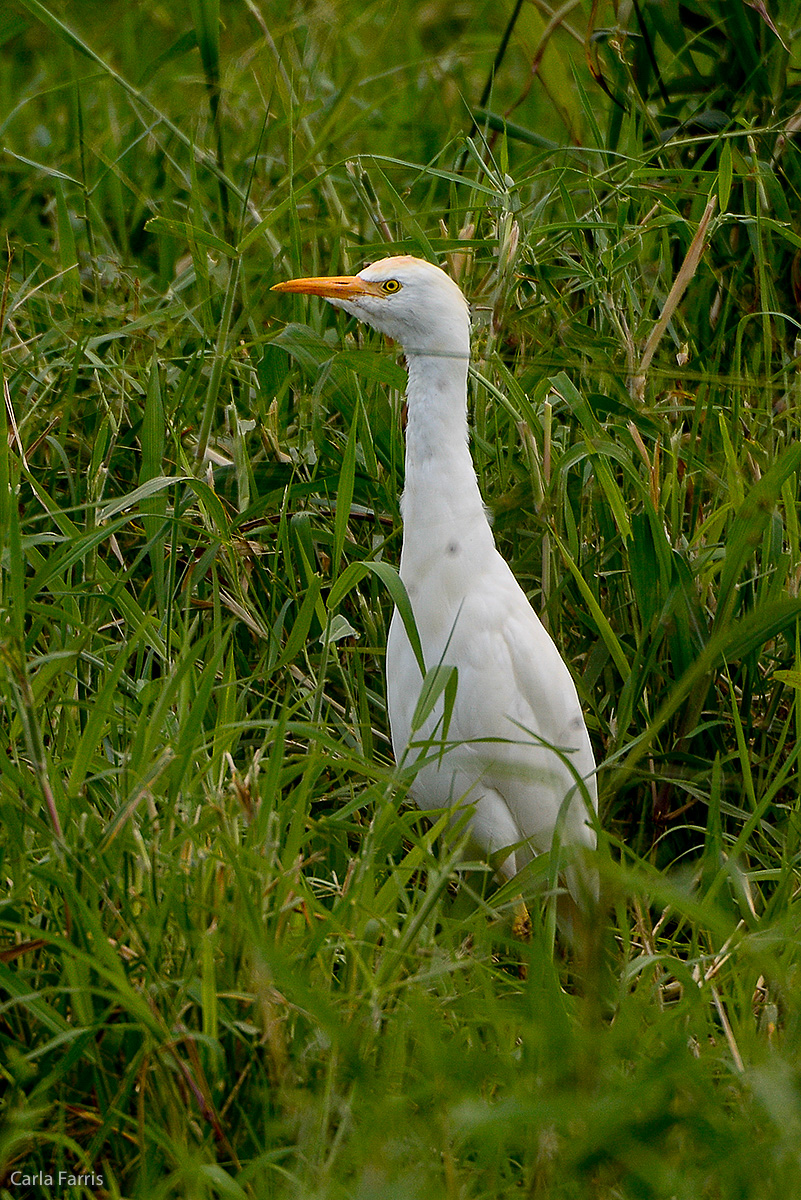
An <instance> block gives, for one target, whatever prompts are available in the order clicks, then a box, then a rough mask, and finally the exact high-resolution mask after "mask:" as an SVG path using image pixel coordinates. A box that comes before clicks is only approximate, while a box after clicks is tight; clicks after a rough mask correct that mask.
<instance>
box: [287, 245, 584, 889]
mask: <svg viewBox="0 0 801 1200" xmlns="http://www.w3.org/2000/svg"><path fill="white" fill-rule="evenodd" d="M276 290H281V291H290V292H303V293H311V294H315V295H319V296H323V297H325V299H326V300H328V301H330V302H331V303H332V304H334V305H336V306H338V307H340V308H344V309H345V310H346V311H347V312H349V313H351V314H352V315H353V316H355V317H358V318H359V320H361V321H365V322H366V323H367V324H368V325H372V326H374V327H375V328H376V329H379V330H381V331H382V332H383V333H385V334H387V335H388V336H389V337H391V338H393V339H395V340H396V341H398V342H400V344H401V345H402V347H403V350H404V354H405V356H406V363H407V367H408V372H409V382H408V390H407V396H406V399H407V411H408V420H407V426H406V481H405V487H404V492H403V497H402V501H401V510H402V513H403V549H402V551H401V562H400V575H401V579H402V580H403V583H404V585H405V587H406V590H407V592H408V595H409V599H410V601H411V605H412V609H413V612H414V617H415V622H416V625H417V629H418V632H419V635H420V641H421V643H422V648H423V654H424V657H425V664H426V667H427V669H429V670H430V669H431V668H432V667H435V666H437V665H438V664H443V665H446V666H451V665H453V666H455V667H456V668H457V669H458V685H457V689H456V699H455V702H454V706H453V712H452V718H451V721H450V725H449V727H448V729H447V730H446V731H445V732H446V739H445V743H444V746H445V749H444V752H443V753H440V754H439V755H437V754H436V753H435V751H436V749H437V747H438V746H440V748H441V747H442V735H443V703H442V699H440V702H439V703H438V704H437V706H436V707H435V709H434V710H433V712H432V713H431V714H430V716H429V717H428V719H427V720H426V722H425V723H424V724H423V726H422V727H421V728H420V729H418V730H415V731H412V718H413V714H414V712H415V708H416V706H417V702H418V698H419V696H420V690H421V686H422V678H421V675H420V669H419V666H418V664H417V661H416V659H415V656H414V654H413V652H412V648H411V645H410V642H409V639H408V637H407V635H406V630H405V628H404V625H403V622H402V620H401V618H400V616H399V614H398V612H397V611H396V612H395V613H394V615H393V618H392V624H391V626H390V631H389V640H388V644H387V698H388V707H389V720H390V727H391V730H392V744H393V748H394V750H395V755H396V758H397V759H398V761H399V762H400V761H404V760H405V761H406V762H409V761H410V759H411V760H414V761H417V759H418V758H420V757H427V758H429V759H431V758H432V754H433V760H432V761H429V762H427V763H425V764H424V765H422V766H421V767H420V769H419V770H418V771H417V774H416V777H415V779H414V782H413V784H412V788H411V793H412V796H413V797H414V799H415V801H416V802H417V804H418V805H419V806H420V807H421V808H423V809H429V808H445V807H448V806H451V805H459V806H462V805H469V806H470V807H471V808H472V817H471V833H472V836H473V838H474V840H475V841H476V843H477V844H478V845H479V847H480V848H481V850H482V851H483V852H484V853H485V854H487V855H495V854H497V853H498V851H501V850H508V853H506V854H504V855H502V856H501V857H500V864H499V866H498V870H499V872H500V874H501V875H502V876H504V877H505V878H507V879H509V878H511V877H512V876H513V875H515V874H516V873H517V872H518V871H519V870H520V869H521V868H522V867H523V866H524V865H525V864H526V863H527V862H528V861H529V860H530V859H531V857H532V855H533V854H536V853H542V852H544V851H546V850H548V849H549V848H550V846H551V843H552V840H553V836H554V832H555V830H556V828H557V825H559V828H560V838H561V841H562V843H563V844H572V845H574V846H584V847H588V848H590V849H592V848H594V846H595V831H594V828H593V825H592V821H591V818H590V815H589V807H588V806H591V807H592V808H593V809H595V808H597V795H596V785H595V761H594V758H593V753H592V748H591V746H590V739H589V736H588V734H587V728H586V725H585V723H584V718H583V716H582V712H581V707H580V705H579V701H578V696H577V694H576V688H575V685H574V684H573V680H572V678H571V676H570V672H569V671H568V669H567V667H566V665H565V663H564V662H563V661H562V658H561V656H560V654H559V651H558V650H557V649H556V646H555V645H554V643H553V641H552V640H551V638H550V636H549V635H548V633H547V631H546V630H545V629H544V627H543V625H542V624H541V622H540V620H539V618H538V617H537V615H536V613H535V612H534V610H533V609H532V607H531V605H530V604H529V602H528V600H527V598H526V596H525V594H524V592H523V590H522V589H521V587H520V585H519V584H518V582H517V580H516V579H515V577H514V575H513V574H512V572H511V570H510V568H509V566H508V564H507V563H506V561H505V560H504V559H503V558H502V557H501V555H500V554H499V553H498V550H497V549H496V547H495V540H494V538H493V535H492V530H491V529H490V526H489V522H488V520H487V516H486V512H485V509H484V503H483V500H482V497H481V493H480V491H479V486H478V480H477V478H476V474H475V470H474V468H473V463H472V459H471V457H470V450H469V446H468V426H467V371H468V364H469V360H470V315H469V309H468V306H467V302H466V300H465V298H464V296H463V295H462V292H461V291H460V289H459V288H458V287H457V285H456V284H455V283H454V282H453V280H452V279H450V278H449V276H448V275H446V274H445V272H444V271H442V270H440V268H439V267H435V266H433V265H432V264H431V263H428V262H424V261H422V260H421V259H417V258H412V257H409V256H400V257H393V258H386V259H383V260H382V261H381V262H377V263H373V264H372V265H371V266H369V267H365V268H364V270H362V271H361V272H360V273H359V274H358V275H355V276H339V277H330V278H316V279H295V280H290V281H288V282H286V283H281V284H278V285H276ZM579 781H580V782H579ZM560 814H561V815H560ZM581 877H583V879H584V886H583V887H582V886H581V885H580V883H579V879H580V875H579V873H576V871H575V869H570V870H569V871H568V882H569V884H570V890H571V891H572V892H573V893H574V895H575V896H576V898H577V899H579V898H580V893H581V892H582V891H584V892H587V891H588V892H590V893H592V892H594V891H595V889H596V884H595V883H594V875H593V873H592V871H589V872H582V873H581Z"/></svg>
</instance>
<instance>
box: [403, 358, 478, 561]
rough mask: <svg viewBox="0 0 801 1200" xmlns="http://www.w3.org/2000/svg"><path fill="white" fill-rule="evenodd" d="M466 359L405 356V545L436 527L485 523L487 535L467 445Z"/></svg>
mask: <svg viewBox="0 0 801 1200" xmlns="http://www.w3.org/2000/svg"><path fill="white" fill-rule="evenodd" d="M468 361H469V359H468V356H467V354H465V355H464V356H459V357H454V356H448V355H442V356H434V355H409V356H408V357H407V366H408V370H409V384H408V388H407V391H406V401H407V423H406V482H405V488H404V493H403V521H404V547H405V548H408V547H409V546H410V545H411V542H412V540H413V539H414V538H419V539H422V540H426V539H430V538H431V537H432V536H433V537H435V536H436V534H437V533H438V532H440V531H441V533H442V536H443V537H449V536H451V534H452V533H455V532H458V531H459V530H460V529H463V528H472V529H475V528H476V526H477V525H479V526H481V525H483V526H486V528H487V533H488V534H489V526H488V524H487V519H486V514H485V511H484V503H483V500H482V498H481V493H480V491H479V487H478V480H477V479H476V473H475V470H474V468H473V461H472V459H471V457H470V448H469V444H468V428H467V368H468ZM490 537H491V534H490Z"/></svg>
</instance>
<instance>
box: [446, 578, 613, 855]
mask: <svg viewBox="0 0 801 1200" xmlns="http://www.w3.org/2000/svg"><path fill="white" fill-rule="evenodd" d="M504 565H505V564H504ZM504 575H505V573H499V576H498V578H497V580H495V581H494V584H493V587H492V588H487V587H486V586H484V587H482V588H481V589H480V590H479V589H477V590H476V592H475V593H474V594H473V595H472V596H468V597H467V598H466V600H465V603H464V606H463V611H462V614H461V616H462V617H463V618H464V621H463V623H462V622H461V621H460V622H458V623H457V626H456V630H455V632H454V638H453V645H452V648H451V649H452V660H453V661H455V662H456V664H457V666H458V668H459V687H458V692H457V701H456V708H455V713H454V722H453V728H452V729H451V731H450V738H451V739H454V740H455V739H464V743H465V747H464V748H465V752H466V753H467V754H469V755H470V757H471V758H472V760H473V766H472V770H471V772H470V773H473V774H474V775H475V777H476V778H480V779H481V781H482V782H483V783H485V784H486V785H487V786H488V787H492V788H494V789H495V790H497V791H498V792H499V793H500V794H501V795H502V796H503V797H504V799H505V801H506V803H507V804H508V806H509V809H510V811H511V813H512V815H513V817H514V819H515V821H516V823H517V825H518V828H519V829H520V832H521V835H522V836H524V837H530V838H532V839H533V840H534V841H535V843H538V844H540V845H542V846H543V848H544V846H545V844H546V843H548V844H549V843H550V837H551V835H552V833H553V830H554V827H555V826H556V823H557V820H558V818H559V812H560V809H561V807H562V804H563V802H564V800H565V797H566V796H567V794H568V793H569V792H572V793H573V795H574V797H575V800H574V801H573V803H572V804H571V806H570V809H569V812H568V814H567V819H566V824H565V831H566V833H567V834H568V836H569V838H570V839H571V840H574V841H579V842H582V843H584V844H587V845H590V844H593V843H594V836H593V835H592V833H591V830H590V828H589V826H588V825H587V812H586V805H585V803H584V799H583V796H582V790H581V788H580V786H577V783H576V777H577V776H578V778H580V779H583V780H584V782H585V784H586V791H587V794H588V796H589V799H590V802H591V804H593V805H596V804H597V798H596V788H595V760H594V757H593V753H592V747H591V745H590V740H589V736H588V734H587V728H586V725H585V723H584V718H583V715H582V712H581V707H580V704H579V700H578V696H577V694H576V688H575V685H574V683H573V680H572V677H571V675H570V672H569V670H568V668H567V666H566V665H565V663H564V661H563V660H562V658H561V656H560V654H559V652H558V650H557V649H556V646H555V645H554V643H553V641H552V640H551V638H550V636H549V634H548V633H547V631H546V630H545V628H544V627H543V625H542V623H541V622H540V621H539V619H538V617H537V616H536V614H535V612H534V610H533V609H532V608H531V606H530V604H529V603H528V600H527V599H526V597H525V595H524V593H523V592H522V590H521V589H520V587H519V585H518V584H517V581H516V580H515V579H514V577H513V576H512V575H511V572H509V579H511V583H512V584H513V586H509V584H508V581H507V579H506V578H504ZM459 624H462V632H461V633H459ZM450 657H451V656H450V655H449V658H450ZM552 747H556V749H557V750H558V751H560V752H561V754H560V753H555V752H554V750H553V749H552ZM568 762H569V763H570V766H568V765H567V763H568ZM571 768H572V769H571Z"/></svg>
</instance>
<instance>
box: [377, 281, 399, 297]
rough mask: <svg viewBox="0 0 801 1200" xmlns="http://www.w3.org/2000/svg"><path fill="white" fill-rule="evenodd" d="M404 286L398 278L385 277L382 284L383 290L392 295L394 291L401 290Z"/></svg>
mask: <svg viewBox="0 0 801 1200" xmlns="http://www.w3.org/2000/svg"><path fill="white" fill-rule="evenodd" d="M402 287H403V284H402V283H400V282H399V281H398V280H397V279H385V280H384V282H383V283H382V284H381V291H382V292H387V293H388V294H389V295H391V294H392V293H393V292H399V291H400V290H401V288H402Z"/></svg>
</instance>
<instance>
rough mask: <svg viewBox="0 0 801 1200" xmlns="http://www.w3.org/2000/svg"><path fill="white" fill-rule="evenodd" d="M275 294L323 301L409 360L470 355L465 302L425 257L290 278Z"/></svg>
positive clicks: (385, 260) (387, 259) (468, 311)
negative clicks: (349, 271) (376, 332)
mask: <svg viewBox="0 0 801 1200" xmlns="http://www.w3.org/2000/svg"><path fill="white" fill-rule="evenodd" d="M272 290H273V291H274V292H301V293H304V294H308V295H312V296H322V297H324V299H326V300H328V302H329V303H330V304H334V305H336V307H337V308H344V309H345V311H346V312H348V313H350V314H351V315H352V316H354V317H358V319H359V320H360V321H364V322H365V323H366V324H367V325H372V326H373V328H374V329H378V330H380V332H381V333H384V334H386V335H387V337H391V338H393V339H394V340H395V341H396V342H400V344H401V345H402V346H403V349H404V351H405V353H406V355H407V356H410V357H413V356H416V355H448V356H457V357H459V358H469V356H470V310H469V308H468V305H467V301H466V300H465V298H464V296H463V295H462V293H461V291H460V290H459V288H458V287H457V285H456V284H455V283H454V282H453V280H452V279H451V278H450V276H448V275H446V274H445V272H444V271H442V270H440V268H439V267H435V266H434V265H433V264H432V263H429V262H425V261H424V260H423V259H421V258H412V257H411V255H408V254H403V255H398V256H396V257H393V258H383V259H381V261H380V262H376V263H371V265H370V266H369V267H365V268H364V269H363V270H362V271H360V272H359V274H358V275H332V276H323V277H319V278H314V279H289V280H287V281H286V282H285V283H277V284H275V286H274V287H273V289H272Z"/></svg>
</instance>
